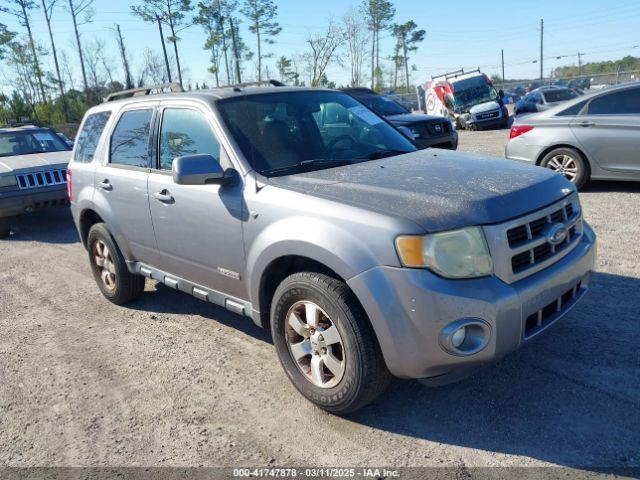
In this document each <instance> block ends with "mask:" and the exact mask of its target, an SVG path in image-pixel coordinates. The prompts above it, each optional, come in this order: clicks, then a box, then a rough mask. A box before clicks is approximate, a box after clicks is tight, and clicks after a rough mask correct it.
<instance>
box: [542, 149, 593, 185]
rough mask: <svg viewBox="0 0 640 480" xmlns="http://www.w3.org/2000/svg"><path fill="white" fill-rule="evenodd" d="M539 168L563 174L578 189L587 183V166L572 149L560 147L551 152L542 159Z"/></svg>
mask: <svg viewBox="0 0 640 480" xmlns="http://www.w3.org/2000/svg"><path fill="white" fill-rule="evenodd" d="M540 166H541V167H545V168H548V169H550V170H553V171H555V172H558V173H561V174H563V175H564V176H565V178H566V179H567V180H569V181H570V182H571V183H573V184H574V185H575V186H576V188H578V189H581V188H582V187H584V186H585V185H586V184H587V183H588V182H589V174H590V172H589V165H588V163H587V161H586V160H585V159H584V157H583V156H582V154H581V153H580V152H578V151H577V150H576V149H574V148H569V147H562V148H556V149H554V150H551V151H550V152H549V153H547V154H546V155H545V156H544V157H543V158H542V160H541V161H540Z"/></svg>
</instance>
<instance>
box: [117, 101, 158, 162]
mask: <svg viewBox="0 0 640 480" xmlns="http://www.w3.org/2000/svg"><path fill="white" fill-rule="evenodd" d="M152 114H153V110H151V109H145V110H131V111H128V112H124V113H123V114H122V116H121V117H120V120H118V125H117V126H116V128H115V130H114V131H113V135H112V136H111V148H110V151H109V161H110V162H111V163H117V164H119V165H130V166H133V167H148V166H149V126H150V124H151V117H152Z"/></svg>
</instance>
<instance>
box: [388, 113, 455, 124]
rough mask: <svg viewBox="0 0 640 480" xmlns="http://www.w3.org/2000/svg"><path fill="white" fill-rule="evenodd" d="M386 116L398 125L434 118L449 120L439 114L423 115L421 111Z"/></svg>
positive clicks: (427, 120)
mask: <svg viewBox="0 0 640 480" xmlns="http://www.w3.org/2000/svg"><path fill="white" fill-rule="evenodd" d="M385 118H386V119H387V120H389V121H390V122H391V123H394V124H396V125H413V124H416V123H422V122H430V121H432V120H442V121H446V120H447V119H446V118H444V117H438V116H437V115H423V114H421V113H400V114H398V115H387V116H386V117H385Z"/></svg>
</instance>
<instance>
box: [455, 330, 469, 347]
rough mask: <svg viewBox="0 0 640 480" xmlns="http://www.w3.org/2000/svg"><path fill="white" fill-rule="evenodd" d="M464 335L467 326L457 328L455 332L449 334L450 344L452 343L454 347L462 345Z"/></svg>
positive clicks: (465, 334)
mask: <svg viewBox="0 0 640 480" xmlns="http://www.w3.org/2000/svg"><path fill="white" fill-rule="evenodd" d="M466 336H467V327H462V328H459V329H457V330H456V331H455V332H453V335H451V345H453V346H454V347H455V348H459V347H460V345H462V342H464V339H465V337H466Z"/></svg>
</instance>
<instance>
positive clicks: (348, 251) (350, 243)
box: [245, 217, 393, 312]
mask: <svg viewBox="0 0 640 480" xmlns="http://www.w3.org/2000/svg"><path fill="white" fill-rule="evenodd" d="M367 240H368V241H366V242H365V241H363V240H362V239H361V238H358V237H357V236H356V235H354V234H353V233H351V232H349V231H348V230H346V229H345V228H343V227H341V226H338V225H336V224H335V223H330V222H328V221H324V220H319V219H317V218H310V217H288V218H285V219H282V220H279V221H277V222H274V223H272V224H270V225H269V226H268V227H267V228H265V229H264V230H262V231H261V232H260V233H259V234H258V235H257V236H256V237H255V239H254V240H253V241H252V242H251V245H250V247H249V249H248V251H247V267H246V277H245V278H247V279H249V296H250V298H249V300H250V301H251V303H252V305H253V308H254V312H257V309H258V306H259V305H260V301H259V299H260V282H261V278H262V275H263V273H264V272H265V270H266V269H267V267H268V266H269V265H270V264H271V263H272V262H273V261H274V260H277V259H278V258H281V257H284V256H288V255H296V256H301V257H306V258H309V259H311V260H314V261H316V262H319V263H321V264H323V265H325V266H326V267H328V268H330V269H331V270H333V271H334V272H336V273H337V274H338V275H340V277H342V278H343V279H344V280H345V281H346V280H348V279H350V278H352V277H354V276H355V275H357V274H359V273H361V272H363V271H365V270H367V269H369V268H372V267H374V266H376V265H379V264H381V260H383V259H381V258H380V257H379V255H376V254H375V253H374V251H373V249H372V244H375V241H374V240H375V239H371V238H369V239H367ZM392 245H393V244H392V243H390V244H389V245H388V246H387V247H388V248H390V247H391V246H392Z"/></svg>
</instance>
